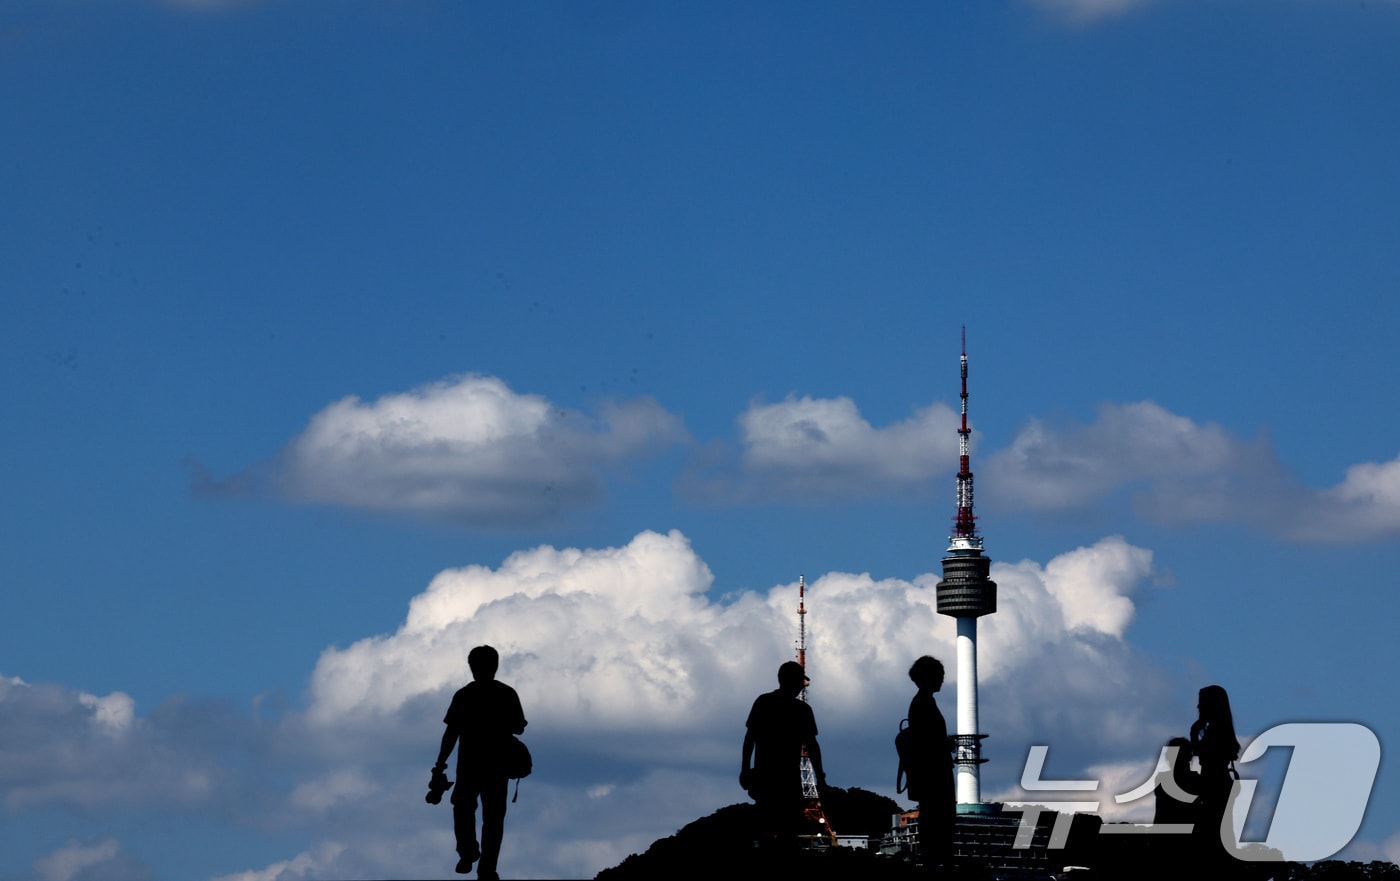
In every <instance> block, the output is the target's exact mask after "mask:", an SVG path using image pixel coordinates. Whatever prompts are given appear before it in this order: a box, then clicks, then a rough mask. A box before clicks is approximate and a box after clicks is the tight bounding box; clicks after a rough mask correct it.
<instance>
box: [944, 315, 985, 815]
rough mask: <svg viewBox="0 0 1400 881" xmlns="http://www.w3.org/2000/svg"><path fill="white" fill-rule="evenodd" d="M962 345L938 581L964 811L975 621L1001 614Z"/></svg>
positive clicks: (978, 749) (977, 784) (978, 742)
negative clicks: (958, 416) (953, 634)
mask: <svg viewBox="0 0 1400 881" xmlns="http://www.w3.org/2000/svg"><path fill="white" fill-rule="evenodd" d="M962 342H963V345H962V360H961V368H962V425H961V427H959V428H958V511H957V515H956V517H955V518H954V521H953V534H952V535H950V536H949V537H948V552H947V555H946V556H945V557H944V558H943V580H942V581H940V582H938V587H937V594H936V598H937V602H938V613H939V614H940V615H948V616H949V617H952V618H955V619H957V622H958V642H957V648H958V721H957V734H955V735H954V737H953V740H954V743H955V744H956V747H955V748H956V752H955V754H954V757H953V764H954V767H955V768H956V773H957V798H958V805H959V806H960V807H959V809H960V810H964V808H963V807H962V806H964V805H967V806H971V805H979V804H981V803H982V789H981V779H980V766H981V765H982V764H983V763H984V762H986V761H987V760H986V759H984V758H982V740H983V739H984V738H986V736H987V735H985V734H982V733H980V732H979V731H978V730H977V728H978V724H977V619H978V618H980V617H981V616H983V615H990V614H992V613H993V612H995V611H996V610H997V584H996V582H995V581H993V580H992V579H991V578H990V577H989V573H990V571H991V566H992V561H991V559H990V558H988V557H985V556H983V554H982V536H980V535H978V534H977V518H976V516H975V515H974V514H973V513H972V467H971V458H970V454H969V447H970V440H971V435H972V431H971V429H969V428H968V427H967V328H965V327H964V328H963V340H962Z"/></svg>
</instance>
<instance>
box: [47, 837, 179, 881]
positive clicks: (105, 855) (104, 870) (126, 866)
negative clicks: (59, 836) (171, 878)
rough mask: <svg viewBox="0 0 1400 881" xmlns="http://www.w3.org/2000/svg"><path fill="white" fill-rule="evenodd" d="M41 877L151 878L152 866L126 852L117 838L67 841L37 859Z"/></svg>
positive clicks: (87, 880) (52, 880) (67, 880)
mask: <svg viewBox="0 0 1400 881" xmlns="http://www.w3.org/2000/svg"><path fill="white" fill-rule="evenodd" d="M34 872H35V874H36V876H37V877H38V878H39V879H40V881H99V879H101V881H149V879H150V878H151V877H152V873H151V871H150V868H149V867H148V866H146V865H145V864H143V863H141V862H140V861H139V860H136V859H134V858H133V857H132V856H131V855H130V854H126V853H123V852H122V847H121V843H120V842H118V841H117V840H116V839H115V838H103V839H101V840H99V841H92V842H86V843H85V842H81V841H76V840H70V841H69V842H68V843H67V844H66V845H64V846H63V847H61V848H59V849H58V850H56V851H53V852H52V853H49V854H46V855H44V856H42V857H40V858H39V859H37V860H35V861H34Z"/></svg>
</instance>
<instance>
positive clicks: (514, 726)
mask: <svg viewBox="0 0 1400 881" xmlns="http://www.w3.org/2000/svg"><path fill="white" fill-rule="evenodd" d="M510 696H511V697H512V698H514V703H515V718H514V719H512V720H511V730H510V733H511V734H524V733H525V726H526V725H529V724H530V723H529V722H526V721H525V710H524V708H523V707H521V706H520V695H518V694H516V693H515V690H514V689H511V692H510Z"/></svg>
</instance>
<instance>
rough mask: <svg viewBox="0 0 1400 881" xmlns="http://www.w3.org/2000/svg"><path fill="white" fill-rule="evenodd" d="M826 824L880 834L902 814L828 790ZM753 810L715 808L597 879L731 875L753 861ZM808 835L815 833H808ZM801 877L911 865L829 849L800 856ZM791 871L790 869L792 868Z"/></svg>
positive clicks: (903, 873)
mask: <svg viewBox="0 0 1400 881" xmlns="http://www.w3.org/2000/svg"><path fill="white" fill-rule="evenodd" d="M822 808H823V809H824V810H825V811H826V817H827V821H828V822H829V823H830V824H831V827H832V828H833V829H835V830H836V832H837V833H838V834H840V835H871V836H876V837H877V838H878V836H880V835H883V834H884V833H886V832H888V831H889V828H890V818H891V817H893V816H894V815H895V814H897V813H899V812H900V811H902V810H903V808H901V807H900V805H899V803H898V802H896V801H895V800H894V799H892V798H886V797H885V796H883V795H878V794H876V793H873V792H870V791H868V790H865V789H859V788H852V789H841V788H840V787H835V786H833V787H830V788H829V789H828V790H826V791H825V792H824V793H823V795H822ZM756 823H757V811H756V809H755V808H754V806H753V805H752V804H750V803H743V804H733V805H729V806H728V807H723V808H720V809H719V810H717V811H715V812H714V813H713V814H710V815H709V816H707V817H701V818H700V819H698V820H696V821H694V822H693V823H688V824H686V825H685V826H683V827H682V828H681V829H680V830H678V831H677V832H676V834H674V835H670V836H667V837H666V838H662V839H658V840H657V841H655V842H653V843H652V845H651V847H649V848H647V850H646V852H645V853H641V854H632V855H631V856H629V857H627V859H625V860H623V861H622V862H621V863H619V864H618V865H616V866H614V867H612V868H610V869H604V870H603V871H601V872H599V873H598V875H597V878H598V881H632V879H642V878H645V879H648V881H650V879H654V878H668V877H682V876H685V875H697V874H709V873H711V872H732V871H734V869H736V868H738V867H741V866H752V865H754V864H755V863H756V862H757V861H758V860H759V855H758V852H757V851H756V850H755V848H754V840H755V838H757V826H756ZM812 831H813V832H815V831H816V830H815V829H813V830H812ZM794 859H795V860H797V861H798V862H800V863H802V864H803V865H802V868H801V869H800V871H801V873H802V875H803V876H804V877H806V878H815V879H820V878H827V877H831V878H837V877H840V878H843V879H845V878H850V877H852V875H851V873H853V872H859V873H860V875H858V876H857V877H871V876H872V873H873V875H874V876H875V877H879V878H913V877H915V874H914V871H913V867H912V866H910V865H908V864H906V863H903V862H897V861H891V860H877V859H876V858H875V851H874V850H858V849H855V848H835V849H832V850H830V851H828V852H826V853H801V854H797V855H795V856H794ZM794 868H795V867H794Z"/></svg>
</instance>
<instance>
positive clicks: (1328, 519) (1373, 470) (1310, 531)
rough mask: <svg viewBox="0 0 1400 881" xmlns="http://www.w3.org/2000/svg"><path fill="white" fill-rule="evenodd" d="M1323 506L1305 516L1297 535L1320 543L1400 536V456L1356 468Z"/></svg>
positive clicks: (1322, 497)
mask: <svg viewBox="0 0 1400 881" xmlns="http://www.w3.org/2000/svg"><path fill="white" fill-rule="evenodd" d="M1318 502H1319V504H1317V505H1315V506H1313V507H1311V508H1309V509H1308V510H1307V511H1304V512H1301V513H1302V514H1304V515H1311V516H1304V517H1300V518H1299V520H1300V522H1299V524H1298V525H1297V527H1296V528H1295V533H1296V534H1297V535H1298V536H1300V537H1311V538H1313V539H1314V540H1318V541H1337V540H1343V541H1345V540H1364V539H1374V538H1386V537H1390V536H1394V535H1395V534H1396V533H1400V456H1397V457H1396V458H1394V459H1391V460H1390V461H1389V462H1365V463H1363V464H1360V465H1353V466H1351V467H1350V468H1348V469H1347V471H1346V477H1345V478H1344V479H1343V480H1342V482H1341V483H1339V484H1338V485H1336V486H1334V487H1331V488H1330V489H1326V490H1323V491H1322V492H1321V493H1320V494H1319V497H1318Z"/></svg>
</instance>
